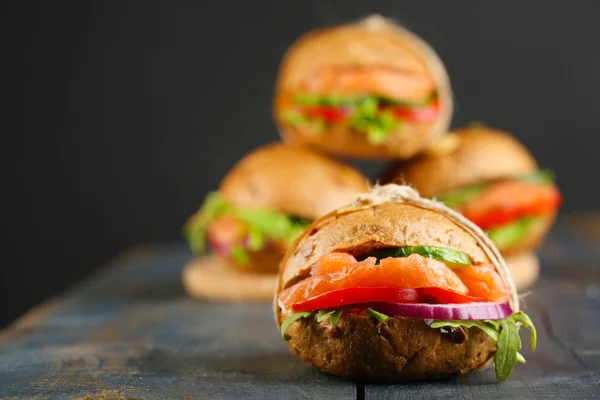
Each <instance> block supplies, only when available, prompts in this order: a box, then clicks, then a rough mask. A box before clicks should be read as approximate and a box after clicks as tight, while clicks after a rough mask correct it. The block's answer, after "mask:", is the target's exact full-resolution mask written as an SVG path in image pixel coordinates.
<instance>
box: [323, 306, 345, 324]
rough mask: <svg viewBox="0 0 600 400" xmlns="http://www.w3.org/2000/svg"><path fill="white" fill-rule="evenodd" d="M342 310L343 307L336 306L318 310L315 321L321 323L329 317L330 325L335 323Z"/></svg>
mask: <svg viewBox="0 0 600 400" xmlns="http://www.w3.org/2000/svg"><path fill="white" fill-rule="evenodd" d="M343 311H344V309H343V307H338V308H335V309H333V310H327V309H325V310H319V311H318V312H317V322H318V323H321V322H323V321H325V319H326V318H327V317H329V323H330V324H331V325H337V323H338V321H339V320H340V317H341V316H342V312H343Z"/></svg>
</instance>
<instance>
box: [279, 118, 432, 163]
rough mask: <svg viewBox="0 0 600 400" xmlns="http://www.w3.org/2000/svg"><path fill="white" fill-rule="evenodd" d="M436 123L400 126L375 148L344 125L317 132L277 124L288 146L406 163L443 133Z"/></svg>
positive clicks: (305, 128)
mask: <svg viewBox="0 0 600 400" xmlns="http://www.w3.org/2000/svg"><path fill="white" fill-rule="evenodd" d="M439 124H440V123H439V122H438V121H437V120H435V121H431V122H422V123H416V124H408V123H407V124H404V125H403V126H402V128H401V129H400V130H399V131H397V132H392V133H390V135H389V137H388V139H387V140H386V141H385V142H384V143H382V144H379V145H374V144H372V143H370V142H369V141H368V140H367V135H366V133H363V132H357V131H355V130H353V129H352V128H351V127H349V126H348V125H347V124H346V123H338V124H333V125H331V126H329V127H328V128H327V129H325V130H323V131H321V130H319V129H315V128H313V127H310V126H291V125H289V124H287V123H286V122H284V121H279V124H278V125H279V127H280V130H279V131H280V133H281V135H282V137H283V139H284V140H285V141H286V142H288V143H292V144H296V145H300V146H307V147H311V148H313V149H316V150H318V151H322V152H325V153H329V154H333V155H336V156H340V157H353V158H367V159H372V160H379V159H407V158H410V157H413V156H415V155H416V154H419V153H421V152H423V151H424V150H425V149H426V148H427V147H429V146H430V145H431V144H432V143H433V142H435V140H436V139H438V138H439V137H440V136H441V135H442V134H443V133H444V132H443V131H442V130H440V128H439Z"/></svg>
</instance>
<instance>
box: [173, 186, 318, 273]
mask: <svg viewBox="0 0 600 400" xmlns="http://www.w3.org/2000/svg"><path fill="white" fill-rule="evenodd" d="M223 215H231V216H235V217H237V218H239V219H240V220H241V221H243V222H245V223H246V225H247V229H248V249H249V250H250V251H258V250H260V249H262V248H263V247H264V245H265V243H266V241H267V240H284V241H286V242H288V243H291V242H293V241H294V240H295V239H296V237H298V235H299V234H300V233H301V232H302V231H303V230H304V229H305V228H306V227H307V226H308V225H309V224H310V222H308V221H305V220H302V219H298V218H294V217H290V216H287V215H283V214H280V213H276V212H273V211H270V210H264V209H256V208H243V207H234V206H233V205H231V204H228V203H227V202H225V201H224V200H223V199H222V198H221V196H220V195H219V194H218V193H217V192H213V193H209V194H208V196H207V197H206V200H205V201H204V204H203V205H202V207H201V208H200V210H198V212H197V213H196V214H194V215H193V216H192V217H191V218H190V219H189V220H188V222H187V223H186V225H185V228H184V232H185V236H186V237H187V239H188V242H189V243H190V247H191V248H192V251H193V252H194V253H196V254H199V253H204V252H205V251H206V233H207V230H208V226H209V225H210V223H211V222H212V221H214V220H215V218H217V217H220V216H223ZM231 255H232V257H233V258H234V259H235V260H239V261H240V262H241V263H243V262H244V261H243V260H245V259H248V254H247V251H246V250H244V249H243V248H241V247H239V248H236V246H234V247H232V254H231ZM246 262H247V261H246Z"/></svg>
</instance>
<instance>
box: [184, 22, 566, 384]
mask: <svg viewBox="0 0 600 400" xmlns="http://www.w3.org/2000/svg"><path fill="white" fill-rule="evenodd" d="M452 109H453V104H452V93H451V89H450V84H449V79H448V76H447V73H446V70H445V68H444V66H443V64H442V62H441V60H440V59H439V57H438V56H437V55H436V53H435V52H434V50H433V49H432V48H431V47H430V46H428V45H427V44H426V43H425V42H423V41H422V40H421V39H419V38H418V37H417V36H415V35H414V34H412V33H410V32H408V31H406V30H405V29H403V28H402V27H400V26H398V25H397V24H395V23H393V22H391V21H389V20H387V19H384V18H382V17H379V16H372V17H369V18H366V19H364V20H361V21H359V22H355V23H351V24H346V25H341V26H337V27H333V28H326V29H320V30H316V31H313V32H309V33H308V34H306V35H304V36H303V37H301V38H300V39H299V40H298V41H296V42H295V43H294V44H293V45H292V46H291V47H290V49H289V50H288V51H287V53H286V54H285V56H284V59H283V61H282V64H281V68H280V71H279V75H278V78H277V83H276V93H275V99H274V107H273V116H274V119H275V122H276V125H277V128H278V130H279V132H280V134H281V136H282V138H283V139H284V142H285V143H276V144H270V145H267V146H263V147H260V148H258V149H256V150H254V151H253V152H251V153H250V154H248V155H247V156H245V157H244V158H243V159H242V160H241V161H240V162H239V163H238V164H237V165H236V166H235V167H234V168H233V169H232V171H231V172H230V173H229V174H228V175H227V176H226V177H225V179H223V181H222V183H221V186H220V188H219V190H218V191H217V192H214V193H211V194H209V195H208V196H207V198H206V200H205V202H204V204H203V205H202V207H201V208H200V209H199V210H198V212H196V213H195V214H194V215H193V216H192V217H191V218H190V219H189V220H188V222H187V224H186V227H185V231H186V234H187V237H188V239H189V242H190V245H191V247H192V249H193V250H194V251H195V252H196V253H197V254H199V257H198V258H197V260H196V261H194V262H193V263H191V264H190V265H188V266H187V268H186V270H185V272H184V282H185V285H186V287H187V288H188V290H189V291H190V293H192V294H195V295H198V296H201V297H207V298H211V299H228V300H261V299H265V298H272V296H273V293H274V294H275V315H276V320H277V322H278V324H279V326H280V330H281V334H282V337H283V338H284V340H286V341H288V344H289V346H290V349H291V350H292V351H293V352H294V353H295V354H296V355H298V356H299V357H300V358H302V359H303V360H305V361H306V362H308V363H310V364H312V365H315V366H317V367H319V368H320V369H321V370H323V371H324V372H328V373H332V374H335V375H339V376H343V377H346V378H355V379H363V380H364V379H367V380H388V381H389V380H392V381H393V380H406V379H430V378H439V377H444V376H449V375H460V374H464V373H467V372H469V371H471V370H473V369H478V368H483V367H486V366H488V365H490V364H491V363H492V362H493V363H494V365H495V368H496V376H497V377H498V379H500V380H503V379H506V377H508V375H510V373H511V372H512V370H513V368H514V366H515V364H516V363H517V362H525V359H524V357H523V356H522V355H521V353H520V350H521V347H522V345H521V340H520V338H519V335H518V329H519V328H520V327H522V326H523V327H527V328H531V330H532V335H531V344H532V347H535V329H534V328H533V324H532V322H531V320H530V319H529V318H528V317H527V315H526V314H525V313H523V312H522V311H520V308H519V298H518V296H517V288H518V289H523V288H525V287H528V286H529V285H531V284H532V283H533V282H534V281H535V279H536V278H537V273H538V268H539V264H538V261H537V258H536V257H535V255H534V253H533V252H534V251H535V249H536V247H537V246H538V245H539V244H540V243H541V241H542V240H543V237H544V236H545V234H546V233H547V231H548V230H549V228H550V227H551V225H552V222H553V220H554V217H555V215H556V211H557V209H558V207H559V205H560V202H561V196H560V193H559V192H558V189H557V188H556V186H555V185H554V183H553V177H552V174H551V173H550V172H549V171H546V170H540V169H539V168H538V166H537V163H536V162H535V160H534V159H533V158H532V156H531V155H530V154H529V152H528V151H527V150H526V149H525V147H524V146H523V145H522V144H520V143H519V142H518V141H517V140H516V139H515V138H513V137H512V136H510V135H509V134H507V133H504V132H500V131H497V130H493V129H489V128H486V127H484V126H482V125H472V126H469V127H468V128H465V129H460V130H457V131H454V132H451V133H448V129H449V125H450V120H451V115H452ZM333 157H345V158H364V159H379V160H389V161H390V165H388V166H387V168H385V172H384V174H383V175H382V176H380V177H378V181H379V182H380V183H382V184H384V183H387V184H384V185H382V186H380V185H376V186H375V187H374V188H371V187H370V185H369V183H368V181H367V179H366V178H365V177H364V176H363V175H361V173H360V172H359V171H357V170H356V169H354V168H351V167H350V166H348V165H346V164H345V163H343V162H342V161H340V160H339V159H334V158H333ZM397 183H400V184H403V185H410V187H409V186H400V185H397ZM415 189H416V190H415ZM432 199H433V200H432ZM205 253H208V254H209V255H203V254H205ZM504 255H506V256H507V261H508V263H506V262H505V261H504V258H503V256H504Z"/></svg>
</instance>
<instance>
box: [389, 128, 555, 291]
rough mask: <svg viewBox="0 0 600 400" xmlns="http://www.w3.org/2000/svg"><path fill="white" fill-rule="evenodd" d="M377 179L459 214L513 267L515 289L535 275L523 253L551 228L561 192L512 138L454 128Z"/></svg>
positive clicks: (531, 260)
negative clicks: (401, 185)
mask: <svg viewBox="0 0 600 400" xmlns="http://www.w3.org/2000/svg"><path fill="white" fill-rule="evenodd" d="M381 181H382V182H384V183H385V182H396V183H406V184H409V185H411V186H413V187H414V188H416V189H417V190H418V191H419V193H420V194H421V195H422V196H426V197H434V198H436V199H437V200H439V201H442V202H444V203H445V204H446V205H448V206H450V207H452V208H454V209H456V210H458V211H460V212H461V213H463V214H464V215H465V217H467V218H468V219H470V220H471V221H473V222H474V223H475V224H477V225H478V226H479V227H480V228H482V229H483V230H484V231H486V232H487V234H488V235H489V236H490V238H491V239H492V240H493V241H494V243H495V244H496V246H497V247H498V248H499V249H500V251H501V252H502V254H503V255H505V256H506V257H507V263H508V264H509V266H514V268H515V271H514V273H513V274H514V275H515V278H516V279H517V280H516V282H517V285H518V286H519V287H520V288H523V287H526V286H528V285H529V284H531V283H532V282H533V281H534V280H535V277H537V271H538V270H539V263H538V261H537V258H536V257H535V256H533V255H528V256H525V255H526V254H528V253H531V252H533V251H535V250H536V249H537V247H538V246H539V245H540V243H541V242H542V241H543V239H544V237H545V235H546V233H547V232H548V230H549V229H550V227H551V226H552V223H553V221H554V219H555V217H556V213H557V210H558V208H559V206H560V203H561V194H560V192H559V191H558V189H557V187H556V185H555V184H554V176H553V174H552V173H551V172H550V171H548V170H540V169H539V167H538V165H537V163H536V161H535V159H534V158H533V157H532V155H531V154H530V153H529V151H528V150H527V149H526V148H525V146H523V145H522V144H521V143H519V142H518V141H517V140H516V139H515V138H514V137H513V136H511V135H509V134H507V133H505V132H502V131H499V130H495V129H490V128H487V127H485V126H482V125H472V126H470V127H467V128H464V129H460V130H457V131H455V132H453V133H451V134H449V135H447V136H446V137H444V138H443V139H441V140H440V141H439V142H438V143H437V144H436V145H435V146H434V147H432V148H430V149H429V150H428V151H427V152H426V153H425V154H423V155H421V156H420V157H417V158H415V159H413V160H410V161H408V162H404V163H396V164H394V165H392V166H391V167H390V168H389V169H388V170H387V171H386V172H385V173H384V174H383V176H382V178H381ZM516 268H519V269H525V270H526V271H517V270H516Z"/></svg>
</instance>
